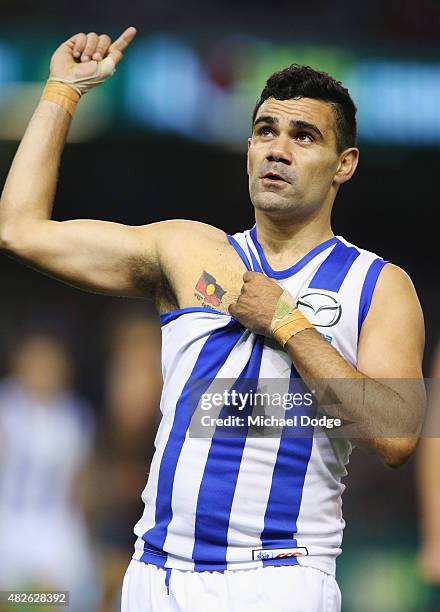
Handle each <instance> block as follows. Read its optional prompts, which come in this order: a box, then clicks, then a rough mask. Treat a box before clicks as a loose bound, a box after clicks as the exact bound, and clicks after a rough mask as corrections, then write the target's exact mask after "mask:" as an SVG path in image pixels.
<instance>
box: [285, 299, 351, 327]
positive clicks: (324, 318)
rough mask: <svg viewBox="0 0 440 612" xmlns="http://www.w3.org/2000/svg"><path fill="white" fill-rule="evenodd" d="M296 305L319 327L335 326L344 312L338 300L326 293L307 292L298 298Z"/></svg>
mask: <svg viewBox="0 0 440 612" xmlns="http://www.w3.org/2000/svg"><path fill="white" fill-rule="evenodd" d="M296 306H297V308H299V309H300V310H301V312H302V313H303V314H304V315H305V316H306V317H307V318H308V320H309V321H310V323H312V325H316V326H317V327H333V325H336V323H337V322H338V321H339V319H340V318H341V314H342V306H341V304H340V303H339V302H338V300H336V299H335V298H334V297H333V296H331V295H327V294H326V293H305V294H304V295H301V297H299V298H298V301H297V303H296Z"/></svg>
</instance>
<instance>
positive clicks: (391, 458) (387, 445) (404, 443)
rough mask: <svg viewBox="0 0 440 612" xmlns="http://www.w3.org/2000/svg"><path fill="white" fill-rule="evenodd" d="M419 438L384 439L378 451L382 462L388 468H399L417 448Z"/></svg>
mask: <svg viewBox="0 0 440 612" xmlns="http://www.w3.org/2000/svg"><path fill="white" fill-rule="evenodd" d="M418 441H419V438H416V437H414V438H413V437H411V438H391V439H388V440H384V445H383V448H382V449H381V451H380V458H381V460H382V462H383V463H384V464H385V465H386V466H387V467H389V468H393V469H396V468H399V467H402V466H403V465H405V463H406V462H407V461H408V459H409V458H410V457H411V455H412V454H413V453H414V451H415V450H416V448H417V444H418Z"/></svg>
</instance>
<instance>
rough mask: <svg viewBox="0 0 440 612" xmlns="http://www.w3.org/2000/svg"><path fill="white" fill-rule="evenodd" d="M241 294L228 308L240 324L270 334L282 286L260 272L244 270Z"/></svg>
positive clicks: (265, 334) (263, 333) (256, 331)
mask: <svg viewBox="0 0 440 612" xmlns="http://www.w3.org/2000/svg"><path fill="white" fill-rule="evenodd" d="M243 281H244V284H243V286H242V288H241V294H240V297H239V298H238V300H237V301H236V302H235V304H234V303H233V304H231V305H230V306H229V308H228V310H229V314H230V315H232V316H233V317H234V318H235V319H237V320H238V321H240V323H241V324H242V325H244V326H245V327H247V328H248V329H250V330H251V331H253V332H255V333H256V334H262V335H263V336H268V337H271V336H272V331H271V322H272V318H273V315H274V313H275V308H276V305H277V302H278V300H279V298H280V295H281V294H282V293H283V288H282V287H280V285H278V283H276V282H275V281H273V280H272V279H270V278H268V277H267V276H265V275H264V274H261V273H260V272H245V274H244V275H243Z"/></svg>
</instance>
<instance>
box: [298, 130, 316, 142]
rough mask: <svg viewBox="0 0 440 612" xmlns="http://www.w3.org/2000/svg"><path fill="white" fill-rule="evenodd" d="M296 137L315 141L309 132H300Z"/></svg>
mask: <svg viewBox="0 0 440 612" xmlns="http://www.w3.org/2000/svg"><path fill="white" fill-rule="evenodd" d="M296 137H297V139H298V140H300V141H301V142H313V136H312V135H311V134H309V132H299V134H297V136H296Z"/></svg>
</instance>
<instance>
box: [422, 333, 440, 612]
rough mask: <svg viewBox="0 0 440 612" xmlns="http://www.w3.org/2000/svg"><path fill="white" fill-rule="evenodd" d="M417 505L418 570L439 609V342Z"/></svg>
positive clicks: (426, 422)
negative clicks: (418, 529)
mask: <svg viewBox="0 0 440 612" xmlns="http://www.w3.org/2000/svg"><path fill="white" fill-rule="evenodd" d="M417 475H418V483H417V484H418V493H419V505H420V527H421V529H420V535H421V547H420V551H419V559H418V561H419V570H420V574H421V576H422V578H423V579H424V581H425V582H426V583H427V584H429V585H431V586H432V592H431V597H432V607H431V608H430V610H432V612H435V611H437V610H440V343H439V344H438V345H437V350H436V353H435V356H434V361H433V366H432V384H431V387H430V394H429V404H428V411H427V416H426V421H425V425H424V430H423V435H422V438H421V441H420V446H419V449H418V453H417Z"/></svg>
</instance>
